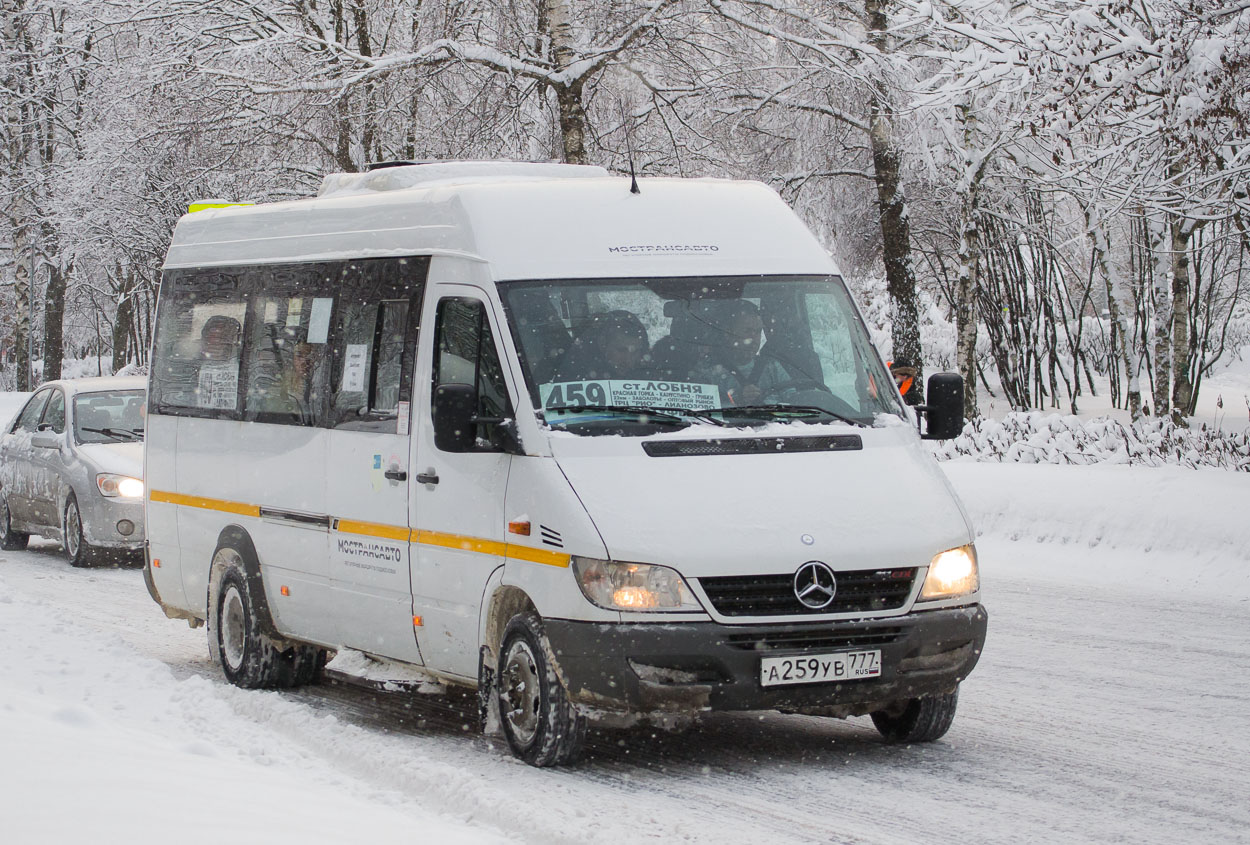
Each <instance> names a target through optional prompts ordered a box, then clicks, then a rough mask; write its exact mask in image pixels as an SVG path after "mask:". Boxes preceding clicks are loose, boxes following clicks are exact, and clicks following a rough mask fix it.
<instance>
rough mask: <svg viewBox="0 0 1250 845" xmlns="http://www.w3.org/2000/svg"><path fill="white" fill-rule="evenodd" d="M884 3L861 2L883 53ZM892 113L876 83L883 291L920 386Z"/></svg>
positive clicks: (871, 107) (873, 113) (872, 136)
mask: <svg viewBox="0 0 1250 845" xmlns="http://www.w3.org/2000/svg"><path fill="white" fill-rule="evenodd" d="M887 2H888V0H864V11H865V13H866V23H867V26H868V30H869V36H868V40H869V41H870V42H871V43H872V44H873V46H875V47H876V48H877V49H878V50H880V51H881V52H882V53H885V52H887V51H888V43H887V38H886V30H887V27H888V20H887V17H886V11H885V7H886V5H887ZM893 119H894V109H893V105H892V103H891V102H890V96H889V91H888V90H887V89H886V82H885V80H884V79H881V78H878V79H877V80H876V84H875V85H874V86H873V88H872V91H871V93H870V95H869V103H868V124H869V132H868V136H869V142H870V144H871V146H872V164H873V172H874V177H875V181H876V183H877V208H878V211H879V212H880V214H881V246H882V258H883V259H884V262H885V281H886V290H887V292H888V293H889V295H890V310H891V323H892V330H891V334H892V337H893V358H894V360H895V361H897V362H902V363H906V364H908V365H910V366H914V367H915V368H916V370H917V373H916V378H917V379H919V380H920V382H921V384H923V383H924V372H923V364H922V361H921V349H920V306H919V300H918V298H917V295H916V276H915V271H914V269H913V268H912V263H911V224H910V222H909V221H908V217H907V197H906V194H905V192H904V190H903V182H902V157H901V156H900V154H899V150H898V147H897V146H896V145H895V141H894V125H893Z"/></svg>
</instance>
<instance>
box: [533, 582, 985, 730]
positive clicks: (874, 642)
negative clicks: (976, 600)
mask: <svg viewBox="0 0 1250 845" xmlns="http://www.w3.org/2000/svg"><path fill="white" fill-rule="evenodd" d="M987 622H988V615H987V614H986V612H985V609H984V608H983V607H982V606H981V605H979V604H977V605H971V606H968V607H960V608H950V609H944V610H930V611H921V612H912V613H909V614H907V615H905V616H896V617H891V618H884V619H871V620H856V621H851V622H823V623H810V622H808V623H790V624H752V625H723V624H720V623H717V622H681V623H663V622H657V623H630V624H603V623H592V622H577V621H572V620H565V619H547V620H545V623H544V624H545V627H546V632H547V638H548V640H549V642H550V643H551V648H552V651H553V653H554V655H555V658H556V663H557V667H558V671H559V673H560V676H561V680H562V681H563V682H564V685H565V688H566V689H567V690H568V694H569V697H570V699H571V700H572V701H573V702H575V703H576V704H579V705H582V706H584V707H586V708H590V709H593V710H598V711H606V712H615V713H637V714H644V715H645V714H648V713H654V714H693V713H698V712H704V711H709V710H785V711H793V712H804V713H815V714H819V715H829V716H860V715H864V714H867V713H872V712H874V711H876V710H880V709H883V708H884V707H886V706H888V705H890V704H891V703H893V702H896V701H900V700H904V699H910V698H919V697H922V696H925V695H940V694H942V693H947V692H950V691H951V690H953V689H954V688H955V686H956V685H957V684H958V683H959V682H960V681H961V680H963V679H964V678H966V677H967V676H968V674H969V673H970V672H971V671H972V669H973V667H974V666H976V664H977V660H978V659H979V658H980V656H981V648H982V646H983V645H984V643H985V631H986V626H987ZM860 650H880V652H881V674H880V676H878V677H873V678H866V679H862V680H846V681H833V682H822V683H811V684H795V685H788V686H764V685H763V684H762V683H761V675H760V666H761V659H762V658H765V657H789V656H805V655H828V654H835V653H839V652H847V651H860Z"/></svg>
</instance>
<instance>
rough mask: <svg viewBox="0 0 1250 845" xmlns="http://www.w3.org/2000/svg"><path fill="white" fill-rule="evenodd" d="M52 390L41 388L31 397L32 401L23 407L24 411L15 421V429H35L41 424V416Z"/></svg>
mask: <svg viewBox="0 0 1250 845" xmlns="http://www.w3.org/2000/svg"><path fill="white" fill-rule="evenodd" d="M51 393H52V391H51V390H41V391H39V392H38V393H36V394H35V395H34V396H32V397H30V401H29V402H27V403H26V407H25V408H23V409H22V413H20V414H18V417H17V422H15V423H13V429H12V430H13V431H15V432H16V431H34V430H35V427H36V426H37V425H38V424H39V418H40V417H41V416H42V415H43V409H44V406H45V405H47V404H48V396H49V395H51Z"/></svg>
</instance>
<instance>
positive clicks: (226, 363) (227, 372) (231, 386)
mask: <svg viewBox="0 0 1250 845" xmlns="http://www.w3.org/2000/svg"><path fill="white" fill-rule="evenodd" d="M242 333H243V327H242V326H240V325H239V321H238V320H236V319H235V318H233V317H228V316H226V315H224V314H214V315H213V316H211V317H209V318H208V319H207V320H205V321H204V326H203V327H202V328H201V329H200V355H199V372H198V374H197V378H196V391H195V395H196V405H197V406H198V407H200V408H214V409H224V410H234V409H235V407H237V405H238V401H239V337H240V336H241V335H242Z"/></svg>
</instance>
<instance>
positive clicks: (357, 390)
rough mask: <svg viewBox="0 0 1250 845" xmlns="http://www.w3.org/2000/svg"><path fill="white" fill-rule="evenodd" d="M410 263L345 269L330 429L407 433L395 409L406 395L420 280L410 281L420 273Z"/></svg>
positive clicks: (367, 264)
mask: <svg viewBox="0 0 1250 845" xmlns="http://www.w3.org/2000/svg"><path fill="white" fill-rule="evenodd" d="M416 263H417V262H416V260H413V261H409V260H406V259H400V260H398V261H396V260H379V261H362V262H356V263H352V264H349V265H348V266H347V268H346V269H345V271H344V280H343V286H342V291H343V294H342V302H341V304H340V308H339V314H338V318H337V324H338V326H337V330H336V332H335V340H334V363H333V366H332V368H331V382H330V389H331V402H330V407H331V411H330V413H331V420H330V425H331V426H332V427H333V428H344V429H351V430H355V431H378V432H387V433H392V434H394V433H399V434H406V433H407V427H406V426H407V417H408V415H407V413H401V405H402V404H404V403H406V402H407V401H408V400H407V397H408V396H409V395H410V394H411V385H412V366H413V349H414V348H415V345H416V332H417V327H416V326H414V325H412V322H413V321H412V320H411V319H410V316H411V315H412V313H413V310H412V307H411V304H410V303H411V301H412V296H413V286H414V285H416V286H417V288H416V290H417V292H418V293H419V291H420V285H421V284H423V279H424V277H423V275H422V276H421V277H420V278H414V275H413V273H414V269H416V270H423V269H424V267H420V268H414V267H413V266H411V265H413V264H416ZM418 301H419V300H418ZM401 427H402V428H403V430H402V431H400V428H401Z"/></svg>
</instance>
